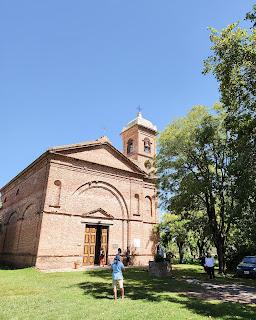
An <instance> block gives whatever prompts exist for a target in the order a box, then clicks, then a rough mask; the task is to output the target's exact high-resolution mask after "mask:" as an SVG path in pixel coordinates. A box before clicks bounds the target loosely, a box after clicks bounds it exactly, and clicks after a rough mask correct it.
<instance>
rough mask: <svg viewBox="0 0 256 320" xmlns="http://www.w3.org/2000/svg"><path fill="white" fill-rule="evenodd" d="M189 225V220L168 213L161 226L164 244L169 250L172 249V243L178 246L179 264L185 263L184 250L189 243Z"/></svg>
mask: <svg viewBox="0 0 256 320" xmlns="http://www.w3.org/2000/svg"><path fill="white" fill-rule="evenodd" d="M187 224H188V221H187V220H185V219H181V217H179V216H177V215H175V214H171V213H166V214H165V215H164V216H163V221H162V223H161V225H160V229H161V230H162V231H161V233H160V236H161V240H162V243H163V245H164V246H165V248H166V249H167V250H168V249H169V248H170V245H171V244H172V242H174V243H175V244H176V245H177V247H178V251H179V263H183V259H184V249H185V246H186V244H187V241H188V232H187V227H186V226H187Z"/></svg>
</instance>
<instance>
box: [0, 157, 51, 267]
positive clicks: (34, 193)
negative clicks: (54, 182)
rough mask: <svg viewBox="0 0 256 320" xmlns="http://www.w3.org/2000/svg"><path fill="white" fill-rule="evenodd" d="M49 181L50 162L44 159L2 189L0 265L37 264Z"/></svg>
mask: <svg viewBox="0 0 256 320" xmlns="http://www.w3.org/2000/svg"><path fill="white" fill-rule="evenodd" d="M46 177H47V162H46V160H45V159H44V160H42V161H39V163H37V164H35V165H33V166H32V167H31V168H29V169H28V170H27V171H26V172H24V173H23V174H21V175H19V176H17V177H16V178H14V179H13V180H12V181H11V182H10V183H9V184H7V185H6V186H5V187H4V188H2V189H1V194H2V201H3V207H2V209H1V210H0V216H1V220H2V221H3V228H2V229H1V232H0V262H1V263H7V264H12V265H16V266H30V265H34V264H35V261H36V254H37V245H38V238H39V234H40V222H41V217H42V213H41V212H42V204H43V198H44V185H45V179H46Z"/></svg>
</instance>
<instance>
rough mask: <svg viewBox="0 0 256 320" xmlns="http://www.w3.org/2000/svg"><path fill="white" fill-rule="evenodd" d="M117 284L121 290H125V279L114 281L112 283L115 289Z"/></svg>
mask: <svg viewBox="0 0 256 320" xmlns="http://www.w3.org/2000/svg"><path fill="white" fill-rule="evenodd" d="M117 283H118V284H119V288H120V289H123V287H124V280H123V279H119V280H113V282H112V285H113V289H115V288H116V285H117Z"/></svg>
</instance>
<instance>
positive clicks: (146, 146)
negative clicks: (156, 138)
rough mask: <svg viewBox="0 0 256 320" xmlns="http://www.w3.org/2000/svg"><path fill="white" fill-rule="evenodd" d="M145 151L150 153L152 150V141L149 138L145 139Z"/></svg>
mask: <svg viewBox="0 0 256 320" xmlns="http://www.w3.org/2000/svg"><path fill="white" fill-rule="evenodd" d="M144 152H146V153H150V152H151V143H150V140H149V139H148V138H145V139H144Z"/></svg>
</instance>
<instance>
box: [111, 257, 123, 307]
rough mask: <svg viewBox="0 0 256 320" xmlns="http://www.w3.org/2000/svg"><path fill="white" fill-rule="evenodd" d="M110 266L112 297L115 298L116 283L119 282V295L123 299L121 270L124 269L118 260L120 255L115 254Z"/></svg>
mask: <svg viewBox="0 0 256 320" xmlns="http://www.w3.org/2000/svg"><path fill="white" fill-rule="evenodd" d="M111 268H112V281H113V292H114V299H115V301H116V300H117V283H118V284H119V288H120V292H121V297H122V299H124V278H123V273H122V271H123V270H124V265H123V262H121V261H120V256H118V255H116V256H115V259H114V262H113V263H112V264H111Z"/></svg>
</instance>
